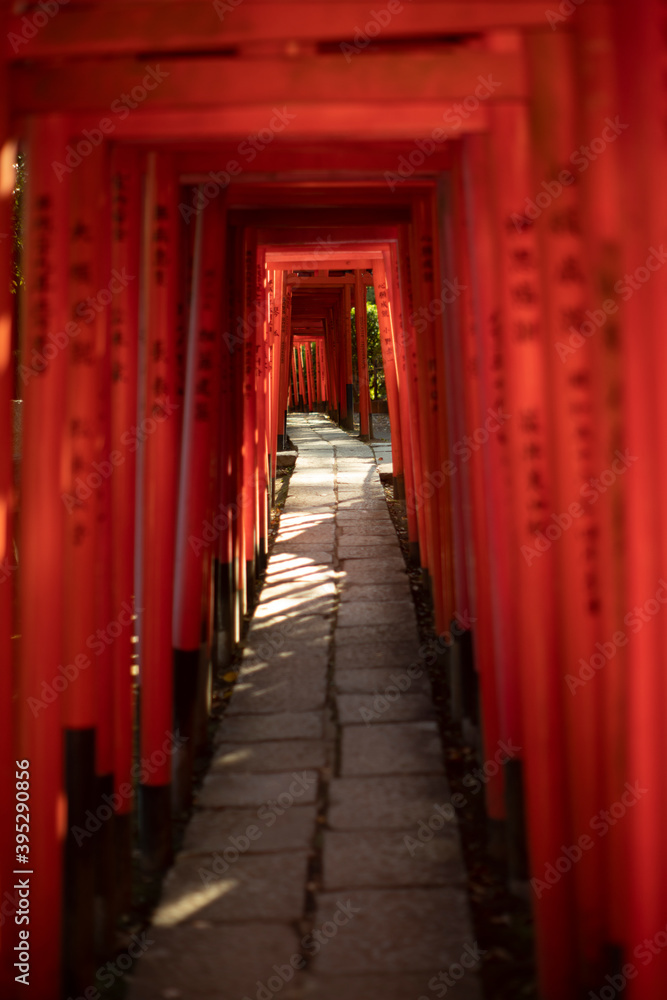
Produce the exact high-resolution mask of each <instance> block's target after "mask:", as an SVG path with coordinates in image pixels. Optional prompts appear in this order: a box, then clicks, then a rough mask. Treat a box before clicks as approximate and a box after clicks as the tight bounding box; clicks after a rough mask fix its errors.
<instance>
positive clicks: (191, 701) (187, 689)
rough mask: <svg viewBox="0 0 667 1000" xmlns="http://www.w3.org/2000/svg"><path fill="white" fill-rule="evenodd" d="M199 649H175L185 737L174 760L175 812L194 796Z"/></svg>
mask: <svg viewBox="0 0 667 1000" xmlns="http://www.w3.org/2000/svg"><path fill="white" fill-rule="evenodd" d="M199 659H200V652H199V649H187V650H186V649H174V651H173V677H174V732H175V733H178V735H179V736H180V737H181V738H182V739H183V740H185V743H184V744H183V745H182V746H179V747H178V749H177V750H175V751H174V756H173V758H172V762H171V772H172V801H173V807H174V814H175V815H177V816H178V815H180V814H181V813H182V812H185V811H186V810H187V809H188V808H189V806H190V802H191V800H192V772H193V764H194V732H195V705H196V702H197V688H198V686H199Z"/></svg>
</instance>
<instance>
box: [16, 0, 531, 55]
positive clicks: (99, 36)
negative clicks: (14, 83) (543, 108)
mask: <svg viewBox="0 0 667 1000" xmlns="http://www.w3.org/2000/svg"><path fill="white" fill-rule="evenodd" d="M119 9H120V10H121V11H122V13H121V14H120V16H119V14H118V11H119ZM221 10H222V12H223V16H220V15H219V14H218V11H217V10H216V8H215V7H214V5H213V4H212V3H210V2H209V0H206V2H193V0H185V2H184V0H180V2H170V3H162V4H158V3H156V2H155V0H152V2H145V0H144V2H139V3H137V2H127V0H120V2H119V0H117V2H116V3H96V4H95V5H93V4H88V3H85V2H81V3H79V4H77V6H76V7H72V8H70V7H63V8H61V9H60V10H59V11H58V13H57V16H55V17H52V18H51V19H50V20H49V21H48V22H47V23H46V24H45V25H43V26H42V25H40V28H39V31H35V30H30V27H28V28H27V29H26V23H25V18H24V17H21V16H20V15H16V16H15V17H14V18H12V19H11V20H10V22H9V24H8V28H9V32H8V33H7V34H8V37H7V39H6V42H5V49H6V54H7V56H8V58H14V57H16V58H18V59H22V58H25V57H30V58H33V59H40V58H44V57H45V56H58V57H63V56H89V55H91V54H92V53H94V54H97V55H101V54H105V55H108V54H112V53H113V54H131V53H135V52H145V51H146V50H147V48H150V50H151V52H155V53H162V52H164V53H169V52H174V51H177V52H192V53H193V54H195V53H197V52H198V51H204V52H206V53H209V52H211V51H214V50H219V49H225V48H229V47H230V46H234V47H236V46H243V45H247V44H251V43H254V42H256V41H257V40H260V39H261V40H266V41H269V40H275V41H276V42H279V43H282V45H283V46H284V51H285V53H286V54H294V55H296V54H298V52H299V48H300V46H299V44H298V41H297V40H301V39H312V40H313V41H327V40H328V41H330V42H331V43H335V42H338V41H339V40H340V39H348V40H349V41H350V42H352V43H353V42H354V35H355V31H356V29H357V28H358V29H359V30H360V31H361V32H362V33H364V29H365V28H366V26H369V29H368V31H369V33H368V34H367V35H366V34H365V33H364V34H363V35H362V36H361V39H362V40H361V41H360V45H359V52H363V50H364V48H365V47H366V46H365V44H364V42H363V38H364V37H365V38H370V37H371V31H374V30H375V27H376V26H377V25H379V26H380V27H381V28H382V37H383V38H385V39H390V38H394V37H398V38H410V36H413V37H414V36H419V37H422V38H425V37H426V36H429V35H431V36H438V35H447V34H455V35H458V34H461V33H464V32H475V31H484V30H486V29H487V28H489V27H503V26H518V25H529V24H533V25H543V24H544V12H543V10H542V8H541V7H540V4H539V3H536V2H530V0H523V2H516V0H515V2H512V3H503V4H499V3H493V2H491V3H489V2H479V0H475V2H468V3H434V2H428V0H427V2H414V0H413V3H411V4H410V6H404V7H403V8H402V10H401V11H400V12H399V13H398V15H397V16H393V17H390V18H389V20H388V23H382V22H383V21H386V12H385V16H384V17H382V18H380V16H379V15H378V14H377V13H375V9H374V6H373V4H372V3H370V2H365V3H364V2H352V3H351V2H343V3H320V4H318V5H316V6H313V5H312V4H308V3H293V2H292V3H284V4H280V5H276V4H272V3H270V2H269V3H261V2H260V3H254V2H252V0H245V2H244V3H243V5H242V7H241V9H237V10H233V11H230V15H231V16H224V11H225V7H224V5H222V7H221ZM30 20H31V19H30V17H29V16H28V25H30ZM353 57H356V56H355V54H354V53H353Z"/></svg>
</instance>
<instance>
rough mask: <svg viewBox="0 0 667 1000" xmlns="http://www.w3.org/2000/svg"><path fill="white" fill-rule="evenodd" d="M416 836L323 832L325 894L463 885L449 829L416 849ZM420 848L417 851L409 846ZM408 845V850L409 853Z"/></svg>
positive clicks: (403, 832) (457, 850) (392, 832)
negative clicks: (326, 892)
mask: <svg viewBox="0 0 667 1000" xmlns="http://www.w3.org/2000/svg"><path fill="white" fill-rule="evenodd" d="M416 834H417V831H416V830H415V829H411V830H371V831H366V832H361V831H359V830H355V831H354V832H350V833H342V832H338V831H326V832H325V834H324V851H323V886H324V889H325V890H329V891H333V890H336V889H361V888H384V887H389V886H393V887H397V886H403V887H406V886H416V885H421V886H434V885H458V886H461V887H462V886H463V885H464V883H465V871H464V868H463V864H462V861H461V848H460V845H459V838H458V835H457V833H456V829H455V828H452V827H451V826H449V827H445V828H444V829H443V830H442V831H440V832H438V833H435V834H434V835H433V837H432V839H431V840H429V841H428V842H426V843H423V844H422V843H420V842H418V841H417V840H416ZM413 843H414V844H416V843H418V844H419V846H413ZM408 844H409V845H410V847H408Z"/></svg>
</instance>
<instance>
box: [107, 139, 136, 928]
mask: <svg viewBox="0 0 667 1000" xmlns="http://www.w3.org/2000/svg"><path fill="white" fill-rule="evenodd" d="M111 171H112V174H111V184H112V191H111V210H112V226H111V264H112V273H115V274H117V275H125V276H126V280H124V281H120V280H119V281H118V284H119V285H120V286H121V287H120V288H119V290H118V293H117V294H116V296H115V298H114V301H113V304H112V306H111V309H110V322H111V446H110V450H111V451H112V452H117V454H118V456H120V458H119V460H118V464H117V466H116V468H115V470H114V474H113V476H112V478H111V531H112V546H111V563H110V565H111V586H112V607H113V608H114V609H115V613H117V614H119V613H120V612H121V610H122V609H126V608H127V607H130V608H133V598H134V563H135V516H136V502H135V497H136V488H137V458H136V446H137V443H138V442H137V439H136V435H134V436H133V435H132V428H133V427H136V424H137V389H138V386H137V381H138V360H139V357H138V355H139V273H140V255H141V172H140V163H139V157H138V156H137V154H136V152H135V151H134V150H133V149H131V148H127V147H122V146H121V147H116V148H115V149H114V150H113V153H112V164H111ZM120 459H122V461H120ZM133 610H136V609H134V608H133ZM133 638H134V628H133V626H130V627H128V628H124V629H123V631H122V632H121V634H120V635H119V636H118V638H117V639H116V641H115V642H114V644H113V646H112V647H111V654H112V657H113V676H114V695H113V716H114V767H113V771H114V792H115V794H116V795H117V797H118V800H119V804H118V806H117V808H116V818H115V820H114V826H115V831H114V844H115V847H116V865H115V886H116V889H115V891H116V911H117V912H119V913H127V912H128V910H129V907H130V905H131V900H132V810H133V803H134V792H133V788H132V761H133V756H134V754H133V740H134V732H133V731H134V719H135V716H134V693H133V678H132V656H133V652H134V646H133V642H132V639H133ZM121 789H122V791H121Z"/></svg>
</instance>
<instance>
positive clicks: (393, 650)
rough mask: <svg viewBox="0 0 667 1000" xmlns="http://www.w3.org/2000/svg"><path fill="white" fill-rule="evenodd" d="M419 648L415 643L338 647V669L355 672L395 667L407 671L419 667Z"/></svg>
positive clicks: (378, 643) (384, 643)
mask: <svg viewBox="0 0 667 1000" xmlns="http://www.w3.org/2000/svg"><path fill="white" fill-rule="evenodd" d="M417 654H418V647H417V646H416V645H415V643H414V642H379V641H375V642H364V643H359V644H357V645H349V644H347V645H346V644H343V645H340V644H337V645H336V669H337V670H355V669H359V670H362V669H366V670H368V669H370V668H372V667H395V668H396V669H399V670H400V669H402V670H405V669H406V668H407V667H408V666H410V664H416V665H417V666H419V658H418V655H417Z"/></svg>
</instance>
